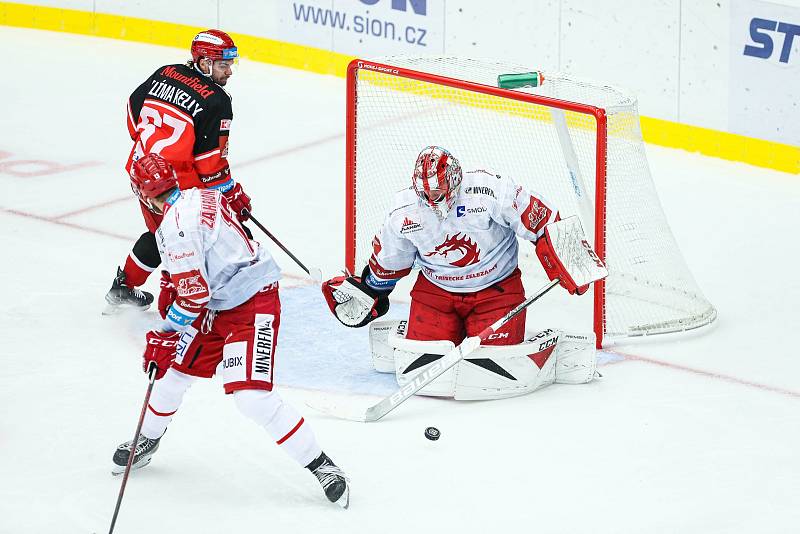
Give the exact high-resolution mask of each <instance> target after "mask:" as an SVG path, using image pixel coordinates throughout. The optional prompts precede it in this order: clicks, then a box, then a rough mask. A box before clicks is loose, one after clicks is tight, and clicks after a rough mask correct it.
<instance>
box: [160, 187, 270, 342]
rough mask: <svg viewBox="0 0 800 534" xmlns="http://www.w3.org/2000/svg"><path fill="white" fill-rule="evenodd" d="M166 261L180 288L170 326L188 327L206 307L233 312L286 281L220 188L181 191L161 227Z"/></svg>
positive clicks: (169, 204)
mask: <svg viewBox="0 0 800 534" xmlns="http://www.w3.org/2000/svg"><path fill="white" fill-rule="evenodd" d="M156 242H157V244H158V252H159V254H160V255H161V262H162V264H163V266H164V268H165V269H166V270H167V271H169V273H170V276H171V278H172V282H173V284H175V287H176V289H177V293H178V295H177V298H176V299H175V303H174V304H173V305H172V306H171V307H170V308H169V310H168V312H167V318H166V323H165V325H164V326H165V329H167V330H184V329H185V328H186V327H187V326H188V325H190V324H191V323H192V322H193V321H194V319H196V318H197V316H198V315H199V314H200V312H201V311H202V310H203V308H204V307H207V308H208V309H210V310H229V309H232V308H235V307H236V306H238V305H239V304H242V303H243V302H245V301H247V300H249V299H250V298H251V297H252V296H253V295H255V294H256V293H257V292H258V291H259V290H261V289H262V288H264V287H265V286H267V285H269V284H271V283H274V282H277V281H278V280H279V279H280V276H281V273H280V268H279V267H278V265H277V264H276V263H275V260H274V259H273V258H272V255H271V254H270V253H269V252H268V251H267V250H266V249H265V248H264V247H262V246H261V245H260V244H259V243H258V242H257V241H253V240H251V239H248V237H247V234H245V231H244V229H243V228H242V225H241V224H240V223H239V221H237V220H236V216H235V215H234V214H233V212H232V211H231V210H230V208H229V207H228V202H227V200H226V199H225V197H224V196H222V194H221V193H220V192H219V191H216V190H213V189H197V188H192V189H188V190H184V191H178V190H176V191H175V192H174V193H173V194H172V196H170V198H169V199H168V200H167V207H166V211H165V213H164V220H163V221H162V222H161V225H160V226H159V227H158V230H157V231H156Z"/></svg>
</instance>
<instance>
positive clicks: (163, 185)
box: [131, 154, 178, 204]
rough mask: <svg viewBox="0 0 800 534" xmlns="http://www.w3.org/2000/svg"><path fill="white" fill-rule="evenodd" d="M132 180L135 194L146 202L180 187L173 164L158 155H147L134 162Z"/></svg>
mask: <svg viewBox="0 0 800 534" xmlns="http://www.w3.org/2000/svg"><path fill="white" fill-rule="evenodd" d="M131 180H132V183H131V185H132V186H133V187H134V192H135V193H136V195H137V196H138V197H139V198H141V199H142V200H144V201H145V202H147V199H151V198H156V197H157V196H159V195H161V194H163V193H166V192H167V191H170V190H172V189H175V188H176V187H178V175H177V174H176V173H175V169H174V168H173V167H172V164H171V163H170V162H169V161H167V160H165V159H164V158H162V157H161V156H160V155H158V154H145V155H144V156H142V157H141V158H139V159H138V160H136V161H134V162H133V166H132V167H131ZM148 204H149V202H148Z"/></svg>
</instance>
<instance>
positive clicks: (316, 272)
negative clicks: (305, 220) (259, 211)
mask: <svg viewBox="0 0 800 534" xmlns="http://www.w3.org/2000/svg"><path fill="white" fill-rule="evenodd" d="M247 215H248V216H249V217H250V220H251V221H253V224H255V225H256V226H258V228H259V230H261V231H262V232H264V233H265V234H267V237H269V238H270V239H272V242H273V243H275V244H276V245H278V246H279V247H280V248H281V250H283V251H284V252H285V253H286V255H287V256H289V257H290V258H292V259H293V260H294V262H295V263H296V264H297V265H298V266H299V267H300V268H301V269H303V270H304V271H305V272H306V274H307V275H308V276H310V277H311V278H312V279H314V280H315V281H317V282H322V270H320V269H317V268H313V269H311V270H309V268H308V267H306V266H305V265H303V262H301V261H300V260H298V259H297V256H295V255H294V254H292V253H291V251H290V250H289V249H288V248H286V247H285V246H283V243H281V242H280V241H278V238H277V237H275V236H274V235H272V232H270V231H269V230H267V229H266V228H265V227H264V225H263V224H261V223H260V222H258V219H256V218H255V217H253V214H252V213H250V212H247Z"/></svg>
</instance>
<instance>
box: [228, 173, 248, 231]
mask: <svg viewBox="0 0 800 534" xmlns="http://www.w3.org/2000/svg"><path fill="white" fill-rule="evenodd" d="M222 194H223V195H225V198H227V199H228V205H229V206H230V207H231V209H232V210H233V212H234V213H235V214H236V218H237V219H239V222H244V221H246V220H247V219H249V218H250V212H251V211H253V206H252V205H251V204H250V197H249V196H247V193H245V192H244V189H242V186H241V184H239V183H238V182H236V183H235V184H233V187H231V188H230V189H228V190H227V191H225V192H224V193H222Z"/></svg>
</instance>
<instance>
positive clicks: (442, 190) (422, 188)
mask: <svg viewBox="0 0 800 534" xmlns="http://www.w3.org/2000/svg"><path fill="white" fill-rule="evenodd" d="M412 182H413V186H414V191H415V192H416V193H417V196H418V197H419V198H420V200H421V201H422V202H423V203H424V204H426V205H427V206H429V207H430V208H431V209H432V210H433V212H434V213H436V215H437V216H438V217H439V219H440V220H443V219H444V218H445V217H447V214H448V213H449V212H450V210H451V209H452V208H453V205H454V204H455V201H456V197H457V196H458V189H459V187H460V186H461V165H460V164H459V163H458V160H457V159H456V158H454V157H453V155H452V154H450V152H448V151H447V150H445V149H444V148H442V147H439V146H429V147H425V148H424V149H423V150H422V152H420V153H419V156H417V163H416V165H415V166H414V177H413V180H412Z"/></svg>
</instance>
